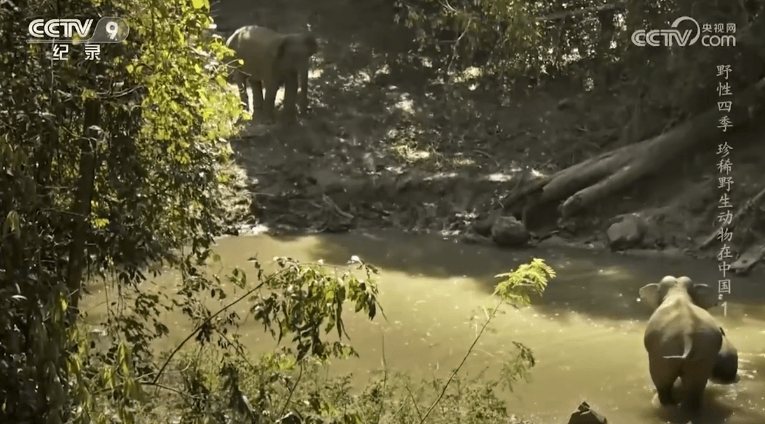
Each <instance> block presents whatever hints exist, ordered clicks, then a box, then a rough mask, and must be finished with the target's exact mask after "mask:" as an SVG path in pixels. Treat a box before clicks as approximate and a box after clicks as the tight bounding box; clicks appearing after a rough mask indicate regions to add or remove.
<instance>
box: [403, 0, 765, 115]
mask: <svg viewBox="0 0 765 424" xmlns="http://www.w3.org/2000/svg"><path fill="white" fill-rule="evenodd" d="M396 6H397V8H398V14H397V21H399V22H401V23H403V24H404V25H406V26H408V27H412V28H415V29H416V34H417V40H418V42H419V44H420V47H421V52H422V53H424V54H426V55H428V56H431V57H433V60H434V61H435V62H436V64H437V66H434V69H439V70H440V71H441V72H443V73H445V74H448V75H447V76H450V77H451V79H447V81H451V82H452V83H454V82H455V80H456V78H455V76H456V75H459V73H460V72H461V71H463V70H465V69H466V68H468V67H471V66H478V67H480V68H482V71H483V73H484V74H488V75H492V74H494V75H502V76H504V77H508V78H507V79H506V80H504V81H502V82H508V81H509V82H511V83H512V82H524V83H525V82H533V83H541V82H542V81H544V80H547V79H551V78H565V79H568V80H570V81H572V82H573V83H575V84H580V86H582V87H586V88H587V89H593V88H595V89H601V90H611V89H613V88H620V89H624V90H629V92H628V93H627V94H626V96H625V97H627V98H630V99H634V100H632V101H633V102H634V103H635V104H634V105H630V106H631V107H634V108H637V107H641V108H643V109H650V110H656V111H658V113H657V114H656V116H660V117H662V118H664V119H665V122H664V123H660V124H659V125H658V127H659V129H661V128H662V125H663V124H666V125H671V124H673V123H674V122H675V121H676V120H678V119H680V118H682V117H685V116H688V115H692V114H695V113H697V112H699V111H700V110H701V109H706V108H709V107H710V106H712V105H714V102H715V98H716V92H715V84H716V80H715V73H716V66H717V65H723V64H728V65H731V67H732V68H733V69H735V70H737V71H734V75H733V76H732V78H731V79H730V80H729V82H730V83H731V85H732V86H733V87H740V88H743V87H746V86H748V85H750V84H752V83H754V82H755V81H757V80H759V79H760V78H762V77H763V76H765V68H764V67H763V65H762V63H765V60H763V59H765V39H763V38H762V37H757V36H756V35H755V34H758V33H761V31H762V26H763V25H764V24H765V22H764V21H763V13H762V11H763V9H765V2H763V1H762V0H755V1H750V2H710V3H704V5H703V7H699V4H698V2H695V1H692V0H675V1H649V2H646V1H644V0H628V1H625V2H618V3H608V4H604V2H602V1H593V0H575V1H569V2H558V1H546V2H539V1H526V0H478V1H474V0H455V1H449V2H443V1H439V0H397V1H396ZM681 16H691V17H693V18H694V19H696V20H697V21H698V22H699V24H700V25H703V24H712V25H714V24H727V23H734V24H736V25H737V30H736V38H737V44H736V47H733V48H731V47H727V48H726V47H717V48H715V47H705V46H702V45H701V42H697V43H696V44H695V45H693V46H686V47H678V46H675V47H671V48H659V47H637V46H635V45H633V43H632V42H631V40H630V37H631V36H632V33H633V32H634V31H635V30H637V29H660V28H668V27H669V25H670V24H671V23H672V22H673V21H674V20H675V19H677V18H679V17H681ZM524 86H525V84H523V85H522V87H524ZM512 87H514V86H510V87H509V88H512ZM666 93H672V96H667V95H666ZM638 118H640V117H638ZM643 119H645V118H643ZM648 119H650V118H648Z"/></svg>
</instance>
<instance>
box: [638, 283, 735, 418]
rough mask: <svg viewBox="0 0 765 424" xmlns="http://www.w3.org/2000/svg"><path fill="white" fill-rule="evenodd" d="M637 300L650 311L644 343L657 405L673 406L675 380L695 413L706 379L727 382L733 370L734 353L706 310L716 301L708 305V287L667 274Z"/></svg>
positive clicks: (647, 288)
mask: <svg viewBox="0 0 765 424" xmlns="http://www.w3.org/2000/svg"><path fill="white" fill-rule="evenodd" d="M712 295H714V294H712ZM640 297H641V299H643V300H644V301H645V302H646V303H647V304H648V305H649V306H650V307H652V308H654V312H653V314H652V315H651V318H650V319H649V320H648V326H647V327H646V330H645V336H644V338H643V344H644V345H645V349H646V351H647V352H648V365H649V369H650V374H651V380H653V383H654V385H655V386H656V391H657V392H658V396H659V402H661V404H662V405H664V406H667V405H673V404H675V403H676V401H675V399H673V397H672V386H673V384H674V382H675V380H676V379H677V378H678V377H680V378H681V381H682V385H683V387H684V389H685V392H686V396H687V398H686V399H685V404H686V406H687V407H689V409H691V410H698V409H699V407H700V406H701V401H702V396H703V394H704V389H705V388H706V385H707V381H708V380H709V379H710V378H712V379H716V380H719V381H720V382H724V383H732V382H734V381H735V379H736V372H737V367H738V355H737V352H736V349H735V348H734V347H733V345H732V344H731V343H730V341H728V340H727V338H726V336H725V333H724V332H723V330H722V328H721V327H720V325H719V324H718V323H717V321H716V320H715V319H714V318H713V317H712V315H710V314H709V312H707V309H708V308H710V307H712V306H715V303H716V301H715V302H710V301H708V299H710V295H709V286H707V285H706V284H694V283H693V282H692V281H691V279H690V278H688V277H679V278H675V277H672V276H666V277H664V278H663V279H662V280H661V282H659V283H658V284H648V285H646V286H645V287H643V288H641V289H640Z"/></svg>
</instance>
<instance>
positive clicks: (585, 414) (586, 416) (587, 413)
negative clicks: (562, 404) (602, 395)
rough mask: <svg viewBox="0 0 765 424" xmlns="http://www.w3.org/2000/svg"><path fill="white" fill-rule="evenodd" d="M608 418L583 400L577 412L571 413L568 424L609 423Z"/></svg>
mask: <svg viewBox="0 0 765 424" xmlns="http://www.w3.org/2000/svg"><path fill="white" fill-rule="evenodd" d="M607 423H608V420H607V419H606V417H604V416H603V415H600V414H598V413H597V412H595V411H593V410H592V409H590V405H588V404H587V402H582V404H581V405H579V408H577V410H576V412H574V413H573V414H571V418H569V420H568V424H607Z"/></svg>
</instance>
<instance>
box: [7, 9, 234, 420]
mask: <svg viewBox="0 0 765 424" xmlns="http://www.w3.org/2000/svg"><path fill="white" fill-rule="evenodd" d="M6 6H7V7H6ZM6 6H4V7H2V8H0V44H2V48H0V63H2V65H1V66H0V80H2V81H3V85H2V87H0V126H1V127H2V129H3V130H2V137H0V152H1V153H2V154H0V175H2V176H3V178H2V179H0V217H1V218H0V219H2V220H3V222H2V228H3V235H2V236H1V237H0V303H1V304H0V307H1V308H2V311H3V313H2V314H0V333H1V334H0V338H2V339H3V340H16V342H14V343H10V344H9V343H3V344H2V347H0V379H2V380H3V381H4V382H6V384H5V385H4V386H3V388H2V389H0V404H2V405H3V406H2V408H0V421H2V422H24V421H30V422H31V421H46V422H50V423H56V422H66V421H69V420H75V421H79V422H90V421H91V420H95V421H102V422H104V420H107V418H106V415H104V414H100V415H99V414H95V413H94V412H93V410H92V409H90V408H91V407H92V406H93V405H94V404H95V403H97V401H98V399H101V400H104V399H108V400H109V402H110V403H111V404H112V405H114V408H113V411H111V412H110V413H109V414H107V415H109V416H108V420H111V419H113V418H114V417H119V419H121V420H123V422H130V420H131V414H133V409H132V408H134V406H135V405H134V400H135V399H136V392H135V389H136V387H138V386H137V385H136V383H134V380H132V378H133V377H131V373H133V372H134V370H137V371H139V372H142V373H144V372H148V371H149V370H151V369H152V366H154V365H152V364H153V359H152V353H151V352H150V351H149V344H150V341H151V340H152V339H153V338H156V337H160V336H162V335H163V334H166V333H167V329H166V327H164V324H162V323H161V321H159V320H158V315H159V309H158V307H157V306H158V304H159V300H160V298H159V297H157V296H150V295H148V296H147V295H142V294H141V293H138V295H137V296H136V297H135V299H134V300H135V304H134V305H131V306H132V307H131V308H128V309H126V310H130V312H129V313H128V314H127V315H120V314H119V313H115V314H114V315H111V316H110V317H109V321H108V323H110V324H112V326H110V331H111V334H110V337H113V338H114V340H115V344H114V346H113V349H111V350H110V351H109V352H107V354H104V355H101V356H98V357H95V358H93V359H92V360H91V359H88V358H86V357H84V356H82V355H84V354H83V353H82V352H81V351H80V350H79V347H78V346H80V344H78V342H77V337H75V336H76V334H75V335H72V334H70V333H71V331H73V329H74V328H73V327H72V325H71V324H72V322H73V318H74V317H76V316H77V305H78V303H79V302H78V301H79V298H80V297H81V296H82V295H83V292H84V289H85V287H84V286H83V284H82V281H83V280H84V279H85V277H86V272H87V273H89V274H90V275H91V276H100V277H101V278H106V277H110V276H115V277H116V285H117V287H118V290H119V291H117V293H118V294H120V295H122V294H124V293H126V292H129V291H131V290H133V291H135V290H137V287H138V285H139V283H140V282H141V281H143V280H144V279H145V276H144V275H143V273H142V271H141V270H142V269H143V268H144V267H145V266H146V265H147V264H149V263H150V262H152V261H155V260H164V259H165V258H166V257H167V256H166V254H167V252H168V250H169V249H171V248H176V249H179V248H181V247H182V246H187V245H188V246H190V247H191V252H190V253H184V254H183V258H182V260H181V261H175V262H173V263H175V264H176V265H178V266H179V267H181V268H183V269H184V271H185V272H186V273H187V275H194V270H193V264H194V263H198V262H199V261H203V260H204V259H203V256H204V255H205V252H206V251H207V249H208V246H209V244H210V242H211V240H212V236H214V235H215V234H216V233H218V232H219V230H220V215H221V208H220V200H219V196H218V193H219V191H220V189H221V184H222V181H224V179H222V178H219V175H218V174H219V167H220V166H221V164H223V163H225V160H226V159H227V156H228V153H229V152H228V146H227V145H226V144H225V143H224V142H222V141H221V138H224V137H228V136H230V135H231V134H233V132H234V131H235V128H234V126H233V125H232V122H233V121H235V120H236V119H237V117H238V116H240V114H241V110H240V107H239V102H238V99H237V96H235V95H233V94H231V93H230V92H229V90H228V89H227V88H224V87H221V86H220V84H219V83H218V82H217V81H219V80H220V78H219V77H220V76H221V75H225V69H224V68H223V67H220V66H218V67H215V66H213V67H210V66H207V65H208V62H209V57H210V54H212V55H213V57H215V56H223V55H225V54H227V53H228V50H227V49H226V48H225V47H224V46H223V45H222V44H221V43H220V42H219V41H216V40H213V39H208V38H205V37H204V30H205V29H206V28H207V23H208V22H209V18H208V16H207V13H208V12H209V5H208V4H207V3H205V4H203V5H202V8H197V9H195V8H192V5H191V4H189V2H186V1H181V0H176V1H170V2H158V3H156V4H144V3H135V2H127V1H126V2H121V1H115V2H112V1H106V2H104V1H99V2H90V1H85V0H75V1H72V2H66V3H63V4H56V3H50V2H43V1H29V2H25V1H19V2H13V5H10V4H9V5H6ZM99 15H112V16H113V15H116V16H122V17H124V18H125V19H126V21H127V22H129V25H130V27H131V32H130V36H129V38H128V40H127V41H126V42H124V43H122V44H111V45H106V46H102V47H103V48H102V50H101V60H100V61H87V60H85V59H84V49H83V48H82V46H80V45H72V46H71V49H70V57H69V60H68V61H64V62H51V61H50V59H49V58H47V57H46V55H47V54H49V51H48V50H49V47H50V46H45V45H30V44H27V43H26V41H25V39H26V37H27V25H28V23H29V17H30V16H45V17H52V16H99ZM179 28H183V31H180V30H179ZM192 39H193V40H194V48H192V46H191V45H190V40H192ZM210 52H212V53H210ZM192 258H193V259H192ZM62 299H63V300H62ZM118 301H119V302H118V303H122V304H123V306H124V299H123V298H122V297H121V296H118ZM62 302H63V303H62ZM61 305H66V307H65V308H64V307H63V306H61ZM166 306H168V305H166ZM57 308H58V309H57ZM62 311H65V312H62ZM64 313H65V315H66V317H65V318H62V317H59V315H61V314H64ZM55 317H58V318H55ZM41 352H42V354H41ZM94 367H95V368H94ZM104 367H105V368H104ZM94 369H96V370H97V369H100V370H101V371H98V372H94V371H93V370H94ZM109 370H111V371H109ZM70 382H71V384H70ZM103 385H106V387H107V390H106V392H104V391H103V390H102V389H101V388H102V387H103ZM96 387H98V389H96ZM70 391H71V392H72V393H73V395H72V396H69V393H68V392H70ZM86 393H90V394H91V395H94V394H96V393H98V394H99V396H95V397H92V398H88V396H86ZM101 394H102V395H103V396H101ZM68 399H69V400H72V402H74V403H69V402H68ZM94 414H95V415H94Z"/></svg>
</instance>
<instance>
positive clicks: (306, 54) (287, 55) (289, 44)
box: [276, 33, 319, 69]
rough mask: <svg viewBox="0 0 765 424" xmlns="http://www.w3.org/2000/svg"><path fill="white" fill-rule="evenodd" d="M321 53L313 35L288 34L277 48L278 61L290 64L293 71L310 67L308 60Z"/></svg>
mask: <svg viewBox="0 0 765 424" xmlns="http://www.w3.org/2000/svg"><path fill="white" fill-rule="evenodd" d="M318 51H319V44H318V43H317V42H316V37H315V36H314V35H313V34H308V33H303V34H288V35H285V36H284V37H282V38H281V40H279V42H278V44H277V46H276V60H277V61H279V62H284V63H285V64H288V65H289V67H291V68H292V69H300V68H301V66H300V65H302V64H305V66H306V67H307V66H308V59H309V58H310V57H311V56H313V55H315V54H316V53H317V52H318Z"/></svg>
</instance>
